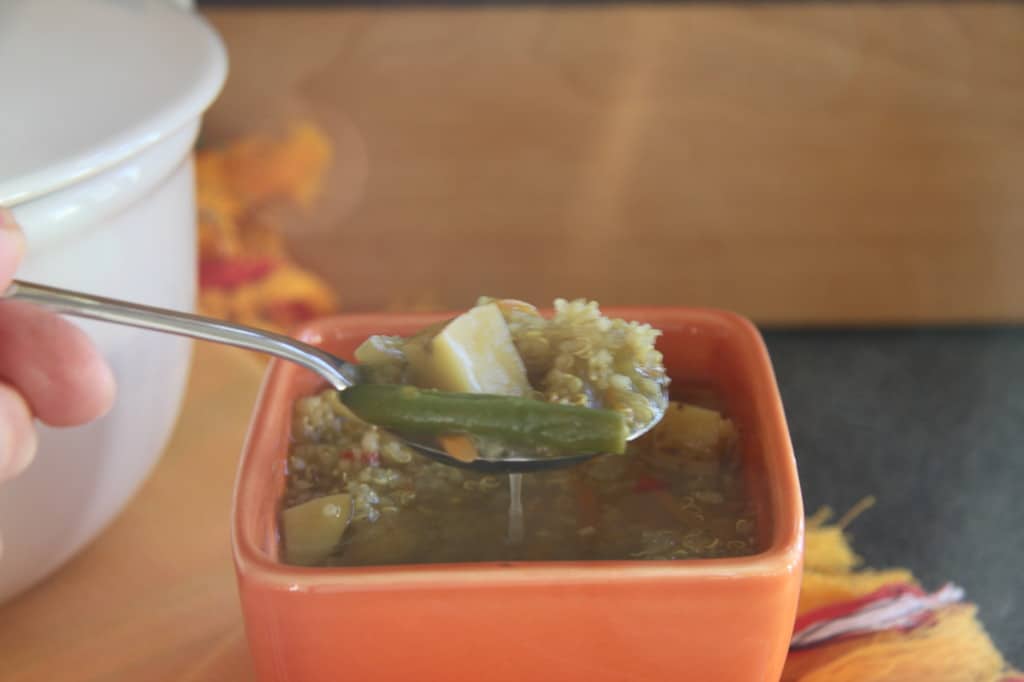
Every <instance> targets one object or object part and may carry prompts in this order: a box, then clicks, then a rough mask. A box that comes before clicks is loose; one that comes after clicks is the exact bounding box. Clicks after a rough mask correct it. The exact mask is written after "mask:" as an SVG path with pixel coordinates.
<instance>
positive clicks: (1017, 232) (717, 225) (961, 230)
mask: <svg viewBox="0 0 1024 682" xmlns="http://www.w3.org/2000/svg"><path fill="white" fill-rule="evenodd" d="M207 16H208V17H209V18H210V19H211V21H212V22H213V24H214V25H215V26H216V28H217V29H219V31H220V32H221V34H222V35H223V36H224V39H225V41H226V43H227V45H228V48H229V51H230V54H231V59H232V64H231V76H230V78H229V80H228V83H227V87H226V89H225V91H224V93H223V95H222V96H221V98H220V100H219V101H218V102H217V103H216V104H215V106H214V107H213V110H212V111H211V113H210V115H209V116H208V118H207V121H206V135H207V139H208V140H210V141H211V142H215V141H217V140H220V139H224V138H227V137H229V136H231V135H234V134H237V133H238V132H239V131H241V130H259V129H264V128H266V127H267V126H272V125H277V124H279V123H280V122H282V121H285V120H287V119H288V118H290V117H301V116H308V117H311V118H313V119H314V120H317V121H319V122H320V123H321V124H322V125H324V126H325V128H327V129H328V130H329V131H331V133H332V135H333V136H334V138H335V142H336V146H337V153H338V164H337V167H336V171H335V174H334V176H333V177H332V178H331V179H330V184H329V194H330V196H329V198H328V199H327V200H325V201H324V202H323V204H322V205H321V206H320V207H319V208H318V211H317V212H316V215H314V216H312V217H308V218H304V219H302V220H300V221H296V222H295V224H293V225H292V226H291V228H290V229H291V233H292V235H293V237H294V243H295V244H296V248H297V250H298V255H299V257H300V258H301V259H302V260H303V261H304V262H305V263H306V264H308V265H310V266H312V267H314V268H316V269H317V270H319V271H321V272H325V273H329V274H330V277H331V279H332V281H333V283H334V284H335V285H336V286H337V287H338V288H339V290H340V291H341V292H342V294H343V296H344V297H345V300H346V303H347V306H348V307H349V308H350V309H355V308H360V309H361V308H377V307H382V306H385V305H387V304H389V303H392V302H394V301H396V300H402V301H407V302H410V303H415V304H420V305H424V306H441V307H453V306H463V305H466V304H467V303H469V302H471V301H472V300H473V299H474V298H475V296H476V295H478V294H481V293H488V294H494V295H510V296H518V297H522V298H526V299H530V300H539V301H550V300H551V299H552V298H554V297H555V296H570V297H572V296H588V297H593V298H596V299H598V300H600V301H601V302H607V303H609V304H611V303H621V304H637V303H644V304H647V303H652V304H681V303H682V304H696V305H715V306H722V307H727V308H731V309H735V310H738V311H740V312H742V313H745V314H747V315H750V316H752V317H754V318H755V319H757V320H758V321H761V322H765V323H778V322H796V323H801V322H811V323H829V322H851V323H860V322H897V323H899V322H920V321H939V322H948V321H1002V320H1014V321H1020V320H1024V296H1021V295H1019V292H1020V291H1021V290H1022V289H1024V269H1022V268H1021V267H1020V266H1019V263H1020V261H1021V258H1022V256H1024V230H1022V229H1021V225H1022V224H1024V192H1021V191H1019V189H1018V186H1019V178H1020V177H1021V176H1022V175H1024V40H1021V35H1024V5H1016V4H993V5H986V4H976V3H948V4H947V3H939V4H934V5H933V4H927V3H881V4H879V5H872V4H864V3H797V4H785V3H779V4H776V3H768V4H760V3H759V4H751V5H745V4H740V5H733V4H727V3H712V4H706V5H705V4H697V3H694V4H690V3H687V4H682V5H661V6H656V7H644V6H630V7H619V6H606V7H580V8H564V7H563V8H552V7H542V6H541V7H519V8H516V7H511V8H509V7H506V8H483V9H477V8H450V9H438V8H420V9H404V10H375V9H333V10H332V9H322V8H321V9H315V10H313V9H305V10H303V9H294V10H282V9H277V10H275V9H265V10H246V11H240V10H234V9H218V10H210V11H207Z"/></svg>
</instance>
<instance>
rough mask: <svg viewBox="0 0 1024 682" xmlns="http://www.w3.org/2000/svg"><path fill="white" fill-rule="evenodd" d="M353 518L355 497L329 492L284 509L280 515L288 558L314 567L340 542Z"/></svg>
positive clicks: (290, 561) (295, 562)
mask: <svg viewBox="0 0 1024 682" xmlns="http://www.w3.org/2000/svg"><path fill="white" fill-rule="evenodd" d="M351 518H352V497H351V496H350V495H346V494H340V495H328V496H326V497H318V498H316V499H313V500H310V501H309V502H305V503H303V504H300V505H298V506H296V507H291V508H290V509H285V510H284V512H282V514H281V525H282V526H283V528H282V530H283V531H284V548H285V555H286V557H287V561H288V563H290V564H298V565H300V566H312V565H315V564H318V563H319V562H321V561H323V560H324V559H325V558H327V557H328V556H329V555H330V554H331V552H333V551H334V549H335V548H336V547H337V546H338V543H339V542H341V536H342V535H343V534H344V533H345V529H346V528H348V522H349V520H350V519H351Z"/></svg>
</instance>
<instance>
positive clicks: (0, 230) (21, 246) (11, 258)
mask: <svg viewBox="0 0 1024 682" xmlns="http://www.w3.org/2000/svg"><path fill="white" fill-rule="evenodd" d="M24 253H25V235H23V234H22V233H21V228H20V227H18V223H17V221H15V219H14V214H13V213H11V212H10V211H9V210H7V209H6V208H4V207H3V206H0V291H3V290H4V289H6V288H7V284H8V283H9V282H10V281H11V278H12V277H14V273H15V271H16V270H17V269H18V265H19V264H20V263H21V257H22V255H23V254H24Z"/></svg>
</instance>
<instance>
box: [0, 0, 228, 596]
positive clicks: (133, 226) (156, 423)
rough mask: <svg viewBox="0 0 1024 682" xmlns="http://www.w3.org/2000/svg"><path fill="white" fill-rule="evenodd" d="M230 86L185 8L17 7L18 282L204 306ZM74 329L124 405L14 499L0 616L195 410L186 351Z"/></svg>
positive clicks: (3, 189) (11, 89)
mask: <svg viewBox="0 0 1024 682" xmlns="http://www.w3.org/2000/svg"><path fill="white" fill-rule="evenodd" d="M226 70H227V62H226V56H225V53H224V49H223V46H222V44H221V42H220V40H219V38H218V37H217V36H216V34H215V33H214V32H213V31H212V30H211V29H210V28H209V27H208V26H207V25H206V24H205V22H203V21H202V20H201V19H200V18H199V17H198V16H196V15H193V14H192V13H190V12H187V11H184V10H182V9H180V8H178V7H177V6H175V5H172V3H170V2H160V3H154V2H147V3H141V2H138V3H131V2H129V3H112V2H99V1H98V0H47V2H32V3H29V2H11V3H0V81H3V83H4V102H5V103H4V105H3V106H2V107H0V148H3V150H4V152H3V153H2V154H0V205H5V206H8V207H11V208H12V209H13V212H14V215H15V217H16V218H17V220H18V221H19V223H20V224H21V225H22V227H23V229H24V230H25V234H26V238H27V242H28V250H27V254H26V258H25V261H24V263H23V267H21V269H19V271H18V273H17V276H18V278H19V279H23V280H26V281H32V282H39V283H42V284H48V285H52V286H58V287H65V288H69V289H77V290H82V291H86V292H89V293H94V294H99V295H105V296H112V297H115V298H127V299H130V300H133V301H138V302H141V303H146V304H150V305H157V306H161V307H167V308H174V309H178V310H190V309H192V308H193V307H194V305H195V294H196V200H195V191H196V190H195V178H194V175H193V161H192V149H193V145H194V143H195V140H196V136H197V134H198V130H199V127H200V118H201V116H202V114H203V111H204V110H205V108H206V107H207V106H208V105H209V104H210V102H211V101H212V100H213V99H214V97H215V96H216V94H217V93H218V92H219V90H220V88H221V85H222V83H223V81H224V78H225V75H226ZM112 74H116V77H114V76H112ZM7 133H12V134H11V135H10V136H6V134H7ZM69 319H70V318H69ZM71 321H72V323H73V324H77V325H79V326H81V327H82V328H83V329H84V330H85V331H86V332H87V333H88V334H89V335H90V337H91V338H92V340H93V342H94V343H95V344H96V345H97V347H98V348H99V350H100V352H102V353H103V355H104V356H105V357H106V359H107V361H108V362H109V363H110V365H111V367H112V368H113V370H114V375H115V378H116V380H117V384H118V397H117V401H116V404H115V405H114V407H113V409H112V410H111V411H110V413H109V414H108V415H107V416H106V417H104V418H103V419H100V420H99V421H97V422H95V423H93V424H90V425H88V426H84V427H80V428H63V429H51V428H46V427H40V432H41V433H40V440H39V452H38V456H37V457H36V459H35V461H34V462H33V463H32V465H31V466H30V467H29V468H28V469H27V470H26V471H25V472H24V474H22V475H21V476H19V477H18V478H16V479H15V480H13V481H9V482H6V483H4V485H2V486H0V534H2V536H3V542H4V553H3V556H2V557H0V602H2V601H4V600H5V599H7V598H10V597H12V596H14V595H16V594H18V593H20V592H22V591H24V590H25V589H27V588H28V587H30V586H31V585H33V584H35V583H37V582H38V581H39V580H41V579H43V578H44V577H46V576H47V575H49V574H50V573H52V572H53V571H54V570H56V569H58V568H59V567H60V566H61V565H63V564H64V563H65V562H66V561H67V560H68V559H69V558H70V557H72V556H74V555H75V554H76V553H77V552H78V551H79V550H80V549H81V548H82V547H84V546H85V545H86V544H87V543H88V542H89V541H91V540H92V539H93V538H95V537H96V535H97V534H98V533H99V532H100V531H101V530H102V529H103V528H104V527H105V526H106V525H107V524H108V523H109V522H110V521H111V520H112V519H113V518H114V517H115V516H116V515H117V514H118V512H119V511H120V510H121V509H122V508H123V507H124V505H125V504H126V503H127V501H128V500H129V499H130V498H131V496H132V495H133V494H134V493H135V491H136V490H137V489H138V488H139V486H140V485H141V483H142V481H143V480H144V479H145V478H146V476H147V474H148V473H149V472H150V471H151V470H152V468H153V466H154V465H155V463H156V462H157V460H158V458H159V456H160V454H161V452H162V451H163V448H164V446H165V444H166V442H167V439H168V438H169V436H170V433H171V430H172V428H173V426H174V423H175V419H176V416H177V413H178V408H179V404H180V402H181V399H182V397H183V394H184V390H185V384H186V380H187V377H188V370H189V358H190V349H191V345H190V344H189V343H188V342H187V341H185V340H183V339H180V338H176V337H169V336H161V335H158V334H153V333H151V332H143V331H140V330H136V329H131V328H128V327H119V326H114V325H108V324H102V323H99V322H85V321H81V320H78V319H71Z"/></svg>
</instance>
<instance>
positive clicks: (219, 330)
mask: <svg viewBox="0 0 1024 682" xmlns="http://www.w3.org/2000/svg"><path fill="white" fill-rule="evenodd" d="M0 299H11V300H20V301H27V302H30V303H34V304H36V305H40V306H44V307H46V308H49V309H51V310H54V311H56V312H59V313H63V314H65V315H73V316H76V317H84V318H89V319H92V320H100V321H102V322H112V323H114V324H122V325H127V326H129V327H139V328H141V329H148V330H151V331H157V332H163V333H166V334H176V335H178V336H190V337H192V338H196V339H201V340H203V341H213V342H215V343H222V344H226V345H228V346H237V347H239V348H246V349H248V350H254V351H258V352H261V353H267V354H269V355H273V356H275V357H278V358H281V359H283V360H288V361H290V362H294V363H296V364H298V365H301V366H302V367H305V368H306V369H308V370H311V371H313V372H315V373H316V374H318V375H320V376H321V377H323V378H324V379H326V380H327V381H328V382H329V383H330V384H331V385H332V386H333V387H334V388H336V389H338V390H339V391H343V390H345V389H346V388H348V387H349V386H352V385H354V384H357V383H359V382H360V368H359V366H358V365H356V364H353V363H350V362H346V361H344V360H342V359H341V358H339V357H336V356H334V355H331V354H330V353H327V352H326V351H323V350H321V349H319V348H316V347H314V346H310V345H309V344H305V343H302V342H301V341H297V340H295V339H293V338H290V337H287V336H282V335H281V334H275V333H273V332H268V331H263V330H261V329H254V328H252V327H246V326H245V325H241V324H235V323H232V322H225V321H223V320H217V319H214V318H210V317H202V316H199V315H192V314H189V313H183V312H179V311H175V310H165V309H162V308H154V307H151V306H145V305H140V304H138V303H129V302H127V301H118V300H114V299H110V298H103V297H100V296H92V295H90V294H84V293H80V292H76V291H67V290H65V289H57V288H54V287H48V286H43V285H41V284H33V283H30V282H22V281H19V280H13V281H12V282H11V284H10V286H9V287H8V288H7V290H6V291H5V292H4V293H3V295H2V296H0ZM662 398H663V399H662V400H661V401H660V402H659V404H658V405H656V406H655V415H654V418H653V419H652V420H651V422H650V423H649V424H645V425H644V426H643V427H642V428H638V429H635V430H634V431H633V432H632V433H630V435H629V438H628V440H635V439H636V438H639V437H640V436H641V435H643V434H644V433H646V432H647V431H649V430H650V429H651V428H653V427H654V425H655V424H657V423H658V421H660V420H661V417H662V415H664V413H665V409H666V407H667V406H668V394H667V390H666V391H665V392H664V394H663V396H662ZM396 435H397V436H398V437H400V438H401V439H402V440H403V441H404V443H405V444H406V445H408V446H409V447H411V448H413V449H415V450H416V451H418V452H420V453H421V454H423V455H425V456H427V457H429V458H431V459H433V460H435V461H438V462H441V463H442V464H446V465H448V466H455V467H460V468H466V469H472V470H474V471H480V472H489V473H524V472H529V471H540V470H545V469H558V468H561V467H567V466H572V465H575V464H579V463H581V462H584V461H586V460H588V459H591V458H593V457H596V456H597V454H585V455H564V456H550V455H530V454H523V453H516V454H514V455H511V456H509V457H508V458H502V459H497V460H490V459H483V458H480V459H476V460H474V461H472V462H462V461H459V460H457V459H455V458H454V457H452V456H451V455H449V454H448V453H446V452H445V451H444V450H441V449H439V448H437V447H435V446H433V445H431V444H428V443H423V442H420V441H415V440H411V439H409V438H405V437H402V436H401V435H400V434H396Z"/></svg>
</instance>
